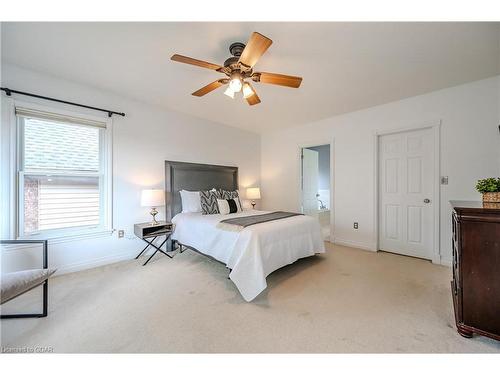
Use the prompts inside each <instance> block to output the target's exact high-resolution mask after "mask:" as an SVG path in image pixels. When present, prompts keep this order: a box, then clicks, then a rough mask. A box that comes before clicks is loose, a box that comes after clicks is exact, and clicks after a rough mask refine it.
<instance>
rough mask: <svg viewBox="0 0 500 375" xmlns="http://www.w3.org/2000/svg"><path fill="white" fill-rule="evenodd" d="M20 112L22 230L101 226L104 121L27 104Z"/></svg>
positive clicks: (25, 232)
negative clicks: (30, 107)
mask: <svg viewBox="0 0 500 375" xmlns="http://www.w3.org/2000/svg"><path fill="white" fill-rule="evenodd" d="M16 114H17V116H18V124H19V136H20V137H19V139H20V142H19V149H20V158H19V190H20V191H19V197H20V201H19V206H20V210H19V212H20V215H19V219H20V220H19V229H20V230H19V234H20V235H21V236H26V235H36V234H41V233H54V232H58V231H65V232H68V231H71V230H82V229H85V228H98V227H102V226H103V225H104V209H105V199H106V190H105V185H106V178H105V177H106V176H105V174H106V168H105V155H106V153H105V152H104V151H105V142H104V137H105V125H106V124H105V123H100V122H96V121H92V120H86V119H83V118H77V117H70V116H59V115H57V114H53V113H49V112H40V111H34V110H29V109H25V108H16Z"/></svg>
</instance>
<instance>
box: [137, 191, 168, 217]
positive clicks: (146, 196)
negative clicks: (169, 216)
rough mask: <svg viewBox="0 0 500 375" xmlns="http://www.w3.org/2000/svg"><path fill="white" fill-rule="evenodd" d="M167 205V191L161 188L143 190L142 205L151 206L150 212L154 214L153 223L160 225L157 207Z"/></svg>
mask: <svg viewBox="0 0 500 375" xmlns="http://www.w3.org/2000/svg"><path fill="white" fill-rule="evenodd" d="M164 205H165V192H164V191H163V190H161V189H144V190H142V192H141V206H142V207H151V211H150V212H149V213H150V214H151V216H153V221H152V222H151V225H158V222H157V221H156V215H157V214H158V210H157V209H156V208H157V207H161V206H164Z"/></svg>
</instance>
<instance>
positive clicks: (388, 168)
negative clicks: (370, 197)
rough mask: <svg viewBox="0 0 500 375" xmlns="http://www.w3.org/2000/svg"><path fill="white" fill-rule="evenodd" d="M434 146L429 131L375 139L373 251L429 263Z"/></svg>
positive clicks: (435, 205) (432, 232)
mask: <svg viewBox="0 0 500 375" xmlns="http://www.w3.org/2000/svg"><path fill="white" fill-rule="evenodd" d="M437 141H438V139H436V137H435V132H434V129H433V128H423V129H418V130H408V131H402V132H398V133H391V134H384V135H379V137H378V223H379V225H378V228H379V229H378V239H379V240H378V248H379V250H383V251H388V252H392V253H397V254H402V255H409V256H414V257H418V258H423V259H429V260H433V259H434V258H435V250H434V249H435V245H434V243H435V236H436V230H435V224H436V220H438V217H436V212H438V211H436V208H438V207H439V206H438V203H439V202H438V196H439V193H437V194H436V178H437V177H436V168H438V167H436V157H437V155H436V147H435V146H436V145H435V142H437Z"/></svg>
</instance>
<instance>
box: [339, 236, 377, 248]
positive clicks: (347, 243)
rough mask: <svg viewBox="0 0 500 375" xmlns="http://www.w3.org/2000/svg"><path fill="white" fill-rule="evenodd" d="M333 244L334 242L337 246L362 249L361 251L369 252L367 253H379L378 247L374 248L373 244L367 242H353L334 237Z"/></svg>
mask: <svg viewBox="0 0 500 375" xmlns="http://www.w3.org/2000/svg"><path fill="white" fill-rule="evenodd" d="M331 242H333V243H334V244H336V245H341V246H348V247H355V248H357V249H361V250H367V251H373V252H376V251H377V248H376V246H374V245H373V244H371V243H367V242H358V241H351V240H345V239H342V238H337V237H334V238H333V240H332V241H331Z"/></svg>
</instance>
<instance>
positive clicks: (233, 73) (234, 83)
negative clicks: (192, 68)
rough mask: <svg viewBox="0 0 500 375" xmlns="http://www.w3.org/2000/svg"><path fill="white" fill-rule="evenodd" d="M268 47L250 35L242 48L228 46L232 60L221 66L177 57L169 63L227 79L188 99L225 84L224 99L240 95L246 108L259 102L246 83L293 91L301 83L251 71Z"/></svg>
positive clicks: (297, 79)
mask: <svg viewBox="0 0 500 375" xmlns="http://www.w3.org/2000/svg"><path fill="white" fill-rule="evenodd" d="M272 43H273V41H272V40H271V39H269V38H267V37H265V36H264V35H262V34H259V33H257V32H253V33H252V35H251V36H250V39H249V40H248V42H247V44H246V45H245V44H243V43H241V42H236V43H232V44H231V45H230V46H229V52H231V55H232V57H230V58H228V59H227V60H226V61H224V66H221V65H217V64H212V63H209V62H206V61H202V60H197V59H193V58H191V57H187V56H182V55H177V54H175V55H173V56H172V57H171V59H172V60H174V61H177V62H181V63H184V64H191V65H196V66H199V67H202V68H207V69H211V70H215V71H217V72H220V73H223V74H225V75H226V76H227V77H228V78H222V79H218V80H216V81H214V82H212V83H209V84H208V85H206V86H204V87H202V88H201V89H199V90H197V91H195V92H193V93H192V95H194V96H203V95H206V94H208V93H209V92H211V91H213V90H215V89H217V88H219V87H220V86H222V85H225V84H229V85H228V87H227V89H226V91H225V92H224V94H225V95H227V96H229V97H230V98H233V99H234V95H235V93H238V92H240V91H243V97H244V98H245V99H246V101H247V102H248V104H249V105H255V104H259V103H260V99H259V96H258V95H257V93H256V92H255V89H254V88H253V86H252V85H251V83H250V82H248V80H252V81H254V82H262V83H269V84H272V85H280V86H286V87H293V88H298V87H299V86H300V83H301V82H302V77H295V76H288V75H284V74H276V73H265V72H254V71H253V67H254V65H255V64H256V63H257V61H258V60H259V58H260V57H261V56H262V55H263V54H264V52H266V51H267V49H268V48H269V46H270V45H271V44H272Z"/></svg>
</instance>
